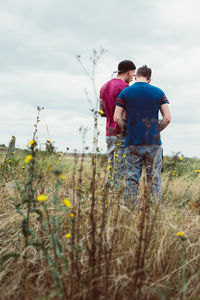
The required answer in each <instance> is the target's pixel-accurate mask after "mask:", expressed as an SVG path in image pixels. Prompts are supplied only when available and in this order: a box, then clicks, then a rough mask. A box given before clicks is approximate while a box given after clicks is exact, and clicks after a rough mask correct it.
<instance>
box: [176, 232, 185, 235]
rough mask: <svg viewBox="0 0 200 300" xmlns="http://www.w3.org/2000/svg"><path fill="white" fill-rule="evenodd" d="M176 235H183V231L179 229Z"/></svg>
mask: <svg viewBox="0 0 200 300" xmlns="http://www.w3.org/2000/svg"><path fill="white" fill-rule="evenodd" d="M176 235H177V236H184V232H182V231H179V232H177V234H176Z"/></svg>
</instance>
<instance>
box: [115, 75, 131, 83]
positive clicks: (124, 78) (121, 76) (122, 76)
mask: <svg viewBox="0 0 200 300" xmlns="http://www.w3.org/2000/svg"><path fill="white" fill-rule="evenodd" d="M115 78H116V79H121V80H123V81H124V82H126V83H128V82H127V81H126V77H125V76H124V75H117V76H116V77H115Z"/></svg>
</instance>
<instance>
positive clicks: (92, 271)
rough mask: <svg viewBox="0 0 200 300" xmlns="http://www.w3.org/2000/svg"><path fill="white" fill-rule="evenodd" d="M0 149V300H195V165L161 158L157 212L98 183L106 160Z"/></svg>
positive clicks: (32, 148)
mask: <svg viewBox="0 0 200 300" xmlns="http://www.w3.org/2000/svg"><path fill="white" fill-rule="evenodd" d="M27 146H28V147H27V150H16V151H15V152H14V153H13V152H12V153H10V152H9V151H5V150H2V151H1V152H0V162H1V182H0V189H1V206H0V228H1V230H0V234H1V236H0V270H1V273H0V298H1V299H27V300H28V299H38V300H39V299H199V298H198V296H199V294H200V280H199V276H200V272H199V265H200V238H199V228H200V215H199V214H200V199H199V195H200V182H199V165H200V160H199V159H191V158H184V157H183V156H175V157H173V158H172V157H171V158H170V157H165V162H164V172H163V204H162V205H160V204H156V203H155V202H153V201H152V199H151V197H150V193H149V190H148V186H147V183H146V182H145V179H144V177H143V178H142V179H141V186H140V205H139V207H138V208H133V207H132V206H131V205H128V203H123V201H122V200H123V188H122V190H120V191H118V192H113V191H111V190H110V189H109V187H108V186H107V185H106V184H105V177H106V176H107V175H108V174H110V175H109V176H110V180H112V173H111V170H110V168H108V164H107V159H106V156H105V155H101V154H95V155H93V154H91V155H85V154H76V153H74V154H69V153H57V152H56V151H55V149H54V148H52V147H53V146H52V147H51V141H47V142H46V150H45V151H41V150H39V148H38V145H37V144H36V142H35V141H34V140H33V141H31V142H30V143H29V145H27Z"/></svg>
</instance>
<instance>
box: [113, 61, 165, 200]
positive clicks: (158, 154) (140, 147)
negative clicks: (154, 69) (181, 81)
mask: <svg viewBox="0 0 200 300" xmlns="http://www.w3.org/2000/svg"><path fill="white" fill-rule="evenodd" d="M135 79H136V82H135V84H133V85H132V86H130V87H127V88H125V89H124V90H123V91H122V92H121V93H120V94H119V95H118V97H117V101H116V109H115V114H114V121H115V122H116V124H117V125H118V126H119V127H120V128H124V125H125V124H124V120H123V119H122V116H123V112H124V110H125V111H126V114H127V129H126V140H125V147H126V154H127V155H126V160H127V164H126V165H127V169H126V196H127V197H130V198H131V199H132V200H133V202H136V201H137V194H138V184H139V179H140V177H141V174H142V162H143V161H144V164H145V169H146V174H147V180H148V183H149V184H150V185H151V190H152V193H153V195H154V196H155V197H156V199H158V200H161V198H162V192H161V169H162V146H161V139H160V131H162V130H163V129H165V128H166V127H167V125H168V124H169V123H170V121H171V116H170V111H169V105H168V104H169V101H168V100H167V97H166V96H165V94H164V92H163V91H162V90H161V89H159V88H157V87H155V86H152V85H150V84H149V83H150V82H151V69H150V68H148V67H147V66H146V65H145V66H143V67H141V68H139V69H138V70H137V73H136V77H135ZM159 111H160V112H161V114H162V120H161V121H160V122H159V120H158V114H159Z"/></svg>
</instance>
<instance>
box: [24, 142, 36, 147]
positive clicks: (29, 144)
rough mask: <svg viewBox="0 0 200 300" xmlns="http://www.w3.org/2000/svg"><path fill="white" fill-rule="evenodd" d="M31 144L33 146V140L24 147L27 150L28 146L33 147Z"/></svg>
mask: <svg viewBox="0 0 200 300" xmlns="http://www.w3.org/2000/svg"><path fill="white" fill-rule="evenodd" d="M33 144H35V141H34V140H32V141H30V142H28V144H27V145H26V147H27V148H28V147H29V146H31V145H33Z"/></svg>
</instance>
